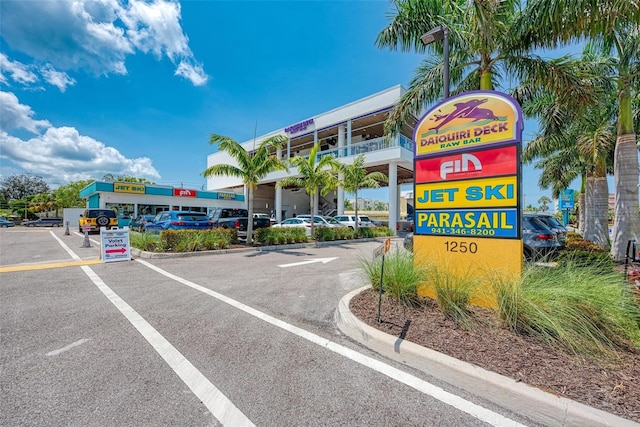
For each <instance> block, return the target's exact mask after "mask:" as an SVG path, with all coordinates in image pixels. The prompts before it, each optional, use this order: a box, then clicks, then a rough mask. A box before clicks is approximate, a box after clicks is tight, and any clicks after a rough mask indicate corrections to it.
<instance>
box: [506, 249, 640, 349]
mask: <svg viewBox="0 0 640 427" xmlns="http://www.w3.org/2000/svg"><path fill="white" fill-rule="evenodd" d="M494 285H495V290H496V294H497V296H498V314H499V316H500V318H501V319H502V320H503V321H504V323H505V324H506V325H507V326H508V327H509V329H511V330H512V331H515V332H518V333H525V334H529V335H534V336H537V337H539V338H541V339H543V340H545V341H548V342H550V343H555V344H559V345H561V346H562V347H564V348H565V349H567V350H568V351H570V352H572V353H579V354H586V355H592V356H599V355H603V354H607V353H611V352H612V351H615V349H617V348H626V347H635V348H640V329H639V327H638V325H639V323H638V322H639V321H640V307H638V305H637V304H636V301H635V299H634V296H633V295H632V293H631V291H630V289H629V286H628V285H627V284H626V283H625V281H624V278H623V277H622V274H619V273H615V272H613V271H611V272H609V273H607V274H604V273H603V272H602V270H601V268H600V267H598V266H595V267H589V266H578V265H576V264H572V263H571V262H567V263H566V264H562V265H560V266H559V267H556V268H539V267H526V268H525V270H524V272H523V275H522V277H521V278H520V279H517V280H500V278H496V280H494Z"/></svg>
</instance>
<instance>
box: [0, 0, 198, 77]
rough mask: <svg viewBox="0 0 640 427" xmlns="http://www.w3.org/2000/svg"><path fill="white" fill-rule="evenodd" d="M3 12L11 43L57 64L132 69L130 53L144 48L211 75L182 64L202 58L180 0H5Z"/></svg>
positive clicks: (104, 70)
mask: <svg viewBox="0 0 640 427" xmlns="http://www.w3.org/2000/svg"><path fill="white" fill-rule="evenodd" d="M0 14H2V15H3V18H2V25H3V28H2V37H3V38H4V39H5V41H6V42H7V43H8V45H9V46H10V47H11V48H12V49H14V50H18V51H21V52H23V53H26V54H28V55H30V56H31V57H33V58H34V60H35V61H36V62H39V63H41V64H51V66H52V67H54V68H55V69H56V70H63V71H71V70H79V69H83V70H87V71H89V72H93V73H95V74H112V73H115V74H126V73H127V68H126V65H125V59H126V57H127V56H129V55H133V54H135V52H136V51H140V52H143V53H152V54H153V55H155V57H156V58H158V59H161V58H162V57H163V56H166V57H167V58H169V59H170V60H171V61H172V62H173V63H174V64H176V68H177V69H176V72H175V74H176V75H179V76H181V77H184V78H186V79H188V80H190V81H191V82H192V83H193V84H194V85H202V84H204V83H206V81H207V79H208V77H207V75H206V73H205V72H204V70H203V68H202V66H194V65H190V66H188V67H186V68H187V70H186V71H185V66H184V65H182V64H192V63H195V62H196V61H195V58H194V55H193V53H192V52H191V50H190V49H189V43H188V38H187V36H186V35H185V34H184V32H183V29H182V26H181V24H180V19H181V10H180V4H179V3H177V2H175V1H167V0H153V1H150V2H148V1H140V0H132V1H129V2H124V1H118V0H100V1H73V2H71V1H39V2H29V1H22V2H19V1H12V2H1V1H0ZM56 82H57V83H58V84H59V83H60V80H56ZM67 85H68V83H67V84H65V85H64V86H63V87H66V86H67ZM58 87H60V86H58Z"/></svg>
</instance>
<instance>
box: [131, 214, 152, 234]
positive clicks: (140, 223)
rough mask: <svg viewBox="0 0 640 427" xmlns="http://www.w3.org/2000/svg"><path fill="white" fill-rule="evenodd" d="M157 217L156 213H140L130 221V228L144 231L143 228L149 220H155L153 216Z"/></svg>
mask: <svg viewBox="0 0 640 427" xmlns="http://www.w3.org/2000/svg"><path fill="white" fill-rule="evenodd" d="M155 217H156V216H155V215H138V216H137V217H135V218H134V219H132V220H131V222H130V223H129V228H130V229H132V230H135V231H140V232H142V228H143V227H144V225H145V224H146V223H147V222H149V221H153V218H155Z"/></svg>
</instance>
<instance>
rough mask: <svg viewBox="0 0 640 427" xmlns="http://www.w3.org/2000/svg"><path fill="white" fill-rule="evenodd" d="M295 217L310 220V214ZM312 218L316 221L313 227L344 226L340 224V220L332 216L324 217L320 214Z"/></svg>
mask: <svg viewBox="0 0 640 427" xmlns="http://www.w3.org/2000/svg"><path fill="white" fill-rule="evenodd" d="M297 218H302V219H308V220H311V215H306V214H303V215H298V216H297ZM313 220H314V221H315V222H316V224H315V227H330V228H336V227H345V225H344V224H342V223H341V222H340V221H337V220H335V219H333V218H325V217H323V216H320V215H314V216H313Z"/></svg>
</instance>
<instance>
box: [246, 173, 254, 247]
mask: <svg viewBox="0 0 640 427" xmlns="http://www.w3.org/2000/svg"><path fill="white" fill-rule="evenodd" d="M247 199H248V200H247V216H248V218H247V246H251V244H252V243H253V184H252V183H249V184H247Z"/></svg>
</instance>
